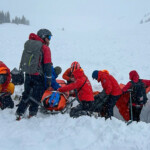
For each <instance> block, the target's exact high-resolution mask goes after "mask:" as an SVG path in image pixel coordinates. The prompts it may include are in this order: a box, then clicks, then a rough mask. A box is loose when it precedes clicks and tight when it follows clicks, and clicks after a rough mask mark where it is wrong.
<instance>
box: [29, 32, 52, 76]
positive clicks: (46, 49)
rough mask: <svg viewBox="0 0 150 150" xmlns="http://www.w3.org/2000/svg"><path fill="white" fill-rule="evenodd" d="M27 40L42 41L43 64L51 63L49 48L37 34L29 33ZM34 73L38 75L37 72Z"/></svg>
mask: <svg viewBox="0 0 150 150" xmlns="http://www.w3.org/2000/svg"><path fill="white" fill-rule="evenodd" d="M29 40H36V41H41V42H42V43H43V46H42V52H43V64H44V65H45V64H52V60H51V50H50V48H49V47H48V46H47V45H46V43H45V41H43V40H42V39H41V38H40V37H39V36H38V35H36V34H34V33H31V34H30V35H29ZM34 75H39V73H35V74H34ZM47 76H48V75H47Z"/></svg>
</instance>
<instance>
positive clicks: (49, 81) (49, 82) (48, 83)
mask: <svg viewBox="0 0 150 150" xmlns="http://www.w3.org/2000/svg"><path fill="white" fill-rule="evenodd" d="M46 84H47V88H49V87H51V77H47V78H46Z"/></svg>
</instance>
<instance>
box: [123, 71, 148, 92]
mask: <svg viewBox="0 0 150 150" xmlns="http://www.w3.org/2000/svg"><path fill="white" fill-rule="evenodd" d="M129 78H130V80H132V81H133V82H135V83H137V82H138V81H139V75H138V73H137V72H136V71H135V70H132V71H131V72H130V73H129ZM141 81H142V82H143V83H144V85H145V88H146V87H148V86H150V80H145V79H141ZM131 86H132V84H131V82H130V81H129V82H128V83H127V84H126V85H125V86H124V88H123V89H122V90H123V92H126V91H127V90H128V89H130V88H131Z"/></svg>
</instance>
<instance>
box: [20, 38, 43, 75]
mask: <svg viewBox="0 0 150 150" xmlns="http://www.w3.org/2000/svg"><path fill="white" fill-rule="evenodd" d="M42 45H43V44H42V42H40V41H36V40H28V41H27V42H26V43H25V45H24V51H23V54H22V58H21V62H20V69H21V70H22V71H23V72H25V73H27V74H34V73H36V72H38V73H40V74H43V67H42V63H41V62H42Z"/></svg>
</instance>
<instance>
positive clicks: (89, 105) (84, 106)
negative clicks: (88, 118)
mask: <svg viewBox="0 0 150 150" xmlns="http://www.w3.org/2000/svg"><path fill="white" fill-rule="evenodd" d="M92 109H93V101H88V102H87V101H82V102H81V104H79V105H77V106H76V107H73V108H72V109H71V111H70V117H73V118H77V117H80V116H82V115H87V112H86V111H92Z"/></svg>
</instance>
